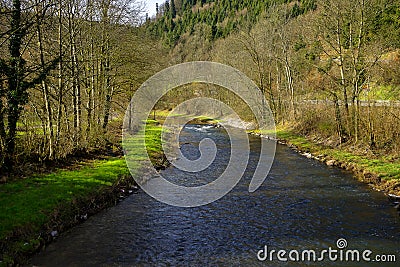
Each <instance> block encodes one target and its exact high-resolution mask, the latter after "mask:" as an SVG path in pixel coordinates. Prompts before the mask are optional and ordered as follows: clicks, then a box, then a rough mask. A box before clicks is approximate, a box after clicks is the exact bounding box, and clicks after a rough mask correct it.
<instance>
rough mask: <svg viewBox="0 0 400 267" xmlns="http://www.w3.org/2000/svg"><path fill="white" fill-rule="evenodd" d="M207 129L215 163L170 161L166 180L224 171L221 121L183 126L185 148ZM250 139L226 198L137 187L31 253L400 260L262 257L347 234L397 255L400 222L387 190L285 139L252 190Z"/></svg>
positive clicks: (234, 260)
mask: <svg viewBox="0 0 400 267" xmlns="http://www.w3.org/2000/svg"><path fill="white" fill-rule="evenodd" d="M204 137H209V138H212V139H214V141H215V142H216V144H217V147H218V153H217V157H216V160H215V161H214V163H213V165H211V166H210V168H208V169H207V170H205V171H202V172H200V173H197V174H188V173H184V172H181V171H179V170H177V169H176V168H174V167H170V168H168V169H167V170H165V171H163V174H164V175H165V176H167V177H168V179H169V180H171V181H173V182H174V183H177V184H182V185H190V186H197V185H201V184H205V183H207V182H209V181H211V180H213V179H215V178H216V177H218V175H219V174H221V173H222V172H223V170H224V168H225V167H226V165H227V161H228V160H229V156H230V145H229V139H228V137H227V135H226V132H225V131H224V130H223V129H216V128H212V127H207V126H200V125H189V126H187V127H186V128H185V129H184V131H183V134H182V136H181V142H182V151H183V154H184V155H186V156H187V157H188V158H192V159H196V158H197V157H198V156H199V152H198V149H197V145H198V143H199V141H200V140H201V139H202V138H204ZM250 145H251V153H250V161H249V164H248V168H247V170H246V173H245V176H244V177H243V178H242V180H241V181H240V182H239V184H238V185H237V186H236V187H235V188H234V189H233V190H232V191H231V192H230V193H229V194H228V195H226V196H225V197H223V198H222V199H220V200H218V201H216V202H214V203H211V204H209V205H206V206H202V207H197V208H178V207H173V206H168V205H166V204H163V203H160V202H158V201H156V200H154V199H152V198H151V197H150V196H148V195H147V194H146V193H144V192H143V191H139V192H138V193H137V194H134V195H132V196H130V197H129V198H127V199H126V200H125V201H123V202H121V203H120V204H119V205H117V206H116V207H113V208H110V209H107V210H104V211H102V212H100V213H99V214H97V215H95V216H92V217H90V218H89V219H88V220H87V221H86V222H85V223H83V224H81V225H79V226H77V227H74V228H73V229H71V230H70V231H68V232H66V233H64V234H62V235H61V236H60V237H59V238H58V239H57V240H56V241H55V242H53V243H52V244H50V245H49V246H48V247H47V248H46V250H45V251H43V252H41V253H40V254H38V255H36V256H35V257H34V258H33V259H32V261H31V266H32V265H35V266H398V265H397V264H394V263H392V264H390V263H385V264H383V263H380V264H378V263H372V262H370V263H366V262H341V261H336V262H332V261H329V259H328V258H327V257H326V258H325V261H323V262H310V261H306V262H281V261H278V259H277V258H275V259H273V260H274V261H273V262H271V261H270V260H269V259H267V260H266V261H260V260H259V259H258V258H257V253H258V252H259V251H260V250H262V249H264V248H265V246H268V249H269V250H286V251H288V252H289V251H290V250H298V251H300V252H301V251H304V250H315V251H317V252H321V251H322V250H324V249H328V248H329V247H332V248H334V249H337V244H336V241H337V240H338V239H340V238H344V239H346V241H347V245H348V246H347V248H346V249H352V250H354V249H358V250H360V251H361V252H362V251H364V250H371V251H372V255H371V256H370V258H372V259H374V257H375V256H376V255H378V254H384V255H388V254H393V255H396V257H397V261H400V255H399V252H400V238H399V237H400V236H399V233H400V224H399V215H398V213H397V212H396V210H395V209H394V208H393V207H392V206H391V205H390V203H389V202H388V200H387V198H386V197H385V196H384V195H383V194H382V193H379V192H374V191H372V190H371V189H370V188H368V186H366V185H363V184H360V183H359V182H357V181H355V180H354V179H353V178H352V176H351V174H350V173H347V172H344V171H342V170H339V169H337V168H332V167H327V166H325V165H324V164H322V163H320V162H317V161H314V160H312V159H307V158H305V157H302V156H300V155H298V154H296V153H295V152H294V151H292V150H291V149H289V148H287V147H285V146H281V145H278V146H277V151H276V156H275V161H274V164H273V166H272V169H271V172H270V173H269V175H268V177H267V179H266V180H265V182H264V183H263V185H262V186H261V187H260V188H259V189H258V190H257V191H256V192H254V193H249V192H248V185H249V182H250V180H251V177H252V174H253V172H254V169H255V167H256V164H257V162H258V157H259V153H260V139H259V138H258V137H250ZM263 254H264V253H262V254H260V255H263ZM275 256H276V255H275ZM286 256H287V255H286Z"/></svg>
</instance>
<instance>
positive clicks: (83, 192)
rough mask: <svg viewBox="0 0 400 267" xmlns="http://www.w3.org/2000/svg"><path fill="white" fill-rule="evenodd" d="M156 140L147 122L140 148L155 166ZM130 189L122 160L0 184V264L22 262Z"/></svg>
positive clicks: (151, 124)
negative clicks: (144, 146) (142, 144)
mask: <svg viewBox="0 0 400 267" xmlns="http://www.w3.org/2000/svg"><path fill="white" fill-rule="evenodd" d="M160 136H161V127H160V126H158V125H157V123H156V122H149V124H148V129H147V131H146V146H147V148H148V150H149V155H150V157H151V158H152V160H153V162H154V163H155V164H157V163H158V162H160V161H161V158H162V153H160V151H161V141H160ZM137 138H138V139H139V138H142V137H139V136H138V137H137ZM139 168H140V159H138V163H137V169H139ZM133 188H134V180H133V178H132V176H131V175H130V172H129V170H128V168H127V166H126V162H125V159H124V157H122V156H121V157H108V158H106V159H104V160H92V161H86V162H81V163H77V164H76V166H74V168H73V169H64V170H58V171H56V172H54V173H51V174H37V175H35V176H32V177H29V178H26V179H20V180H15V181H10V182H8V183H6V184H2V185H0V201H1V203H2V204H1V206H0V249H1V255H0V256H1V259H0V260H1V262H0V265H14V264H19V263H23V262H24V261H25V260H26V259H27V258H28V257H29V256H30V255H32V254H33V253H35V252H36V251H38V250H39V249H41V247H43V246H44V245H45V244H47V243H49V242H51V241H52V240H53V239H54V238H55V237H56V236H57V235H58V234H59V233H61V232H63V231H65V230H66V229H68V228H70V227H72V226H74V225H76V224H78V223H80V222H82V221H84V220H86V219H87V217H88V216H90V215H92V214H95V213H97V212H98V211H100V210H102V209H104V208H106V207H109V206H112V205H115V204H116V203H117V202H118V201H119V200H120V199H122V198H123V197H124V196H126V195H127V194H129V193H132V189H133Z"/></svg>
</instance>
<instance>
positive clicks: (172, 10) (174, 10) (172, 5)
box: [170, 0, 176, 19]
mask: <svg viewBox="0 0 400 267" xmlns="http://www.w3.org/2000/svg"><path fill="white" fill-rule="evenodd" d="M170 8H171V16H172V18H173V19H174V18H176V7H175V1H174V0H171V7H170Z"/></svg>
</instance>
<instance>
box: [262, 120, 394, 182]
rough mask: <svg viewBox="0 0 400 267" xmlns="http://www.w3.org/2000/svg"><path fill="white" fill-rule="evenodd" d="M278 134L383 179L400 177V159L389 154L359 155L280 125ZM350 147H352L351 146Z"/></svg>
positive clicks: (305, 148)
mask: <svg viewBox="0 0 400 267" xmlns="http://www.w3.org/2000/svg"><path fill="white" fill-rule="evenodd" d="M257 132H258V133H261V134H268V133H269V132H268V131H257ZM276 136H277V137H278V138H280V139H284V140H288V141H289V142H290V143H291V144H293V145H295V146H296V147H298V148H299V149H300V150H302V151H307V152H310V153H313V154H315V155H324V156H326V157H328V158H331V159H334V160H336V161H339V162H346V163H351V164H353V165H354V166H356V167H357V169H359V170H364V171H366V172H369V173H373V174H376V175H377V176H379V177H380V178H381V179H383V180H399V179H400V161H399V160H398V159H393V158H390V157H387V156H376V157H371V156H367V155H358V154H356V153H355V151H349V150H348V149H347V148H346V147H341V148H331V147H327V146H323V145H320V144H316V143H315V142H313V141H310V140H308V139H307V138H305V137H303V136H300V135H297V134H295V133H293V132H292V131H291V130H290V129H286V128H282V127H278V128H277V131H276ZM349 149H350V148H349Z"/></svg>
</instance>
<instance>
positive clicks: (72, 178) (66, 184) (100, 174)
mask: <svg viewBox="0 0 400 267" xmlns="http://www.w3.org/2000/svg"><path fill="white" fill-rule="evenodd" d="M125 175H129V171H128V169H127V167H126V164H125V160H124V159H122V158H112V159H109V160H105V161H104V160H103V161H96V162H94V163H93V164H91V166H90V165H89V166H85V167H82V168H81V169H79V170H61V171H58V172H56V173H52V174H48V175H39V176H36V177H31V178H29V179H24V180H19V181H15V182H11V183H7V184H3V185H1V186H0V202H1V206H0V238H1V239H4V238H5V237H6V236H7V235H9V234H10V233H11V232H12V231H13V230H15V229H17V228H20V227H25V226H27V227H29V228H31V229H32V230H33V231H37V230H39V229H40V227H41V226H42V225H43V224H44V223H46V221H47V220H48V217H49V215H50V214H51V213H52V211H53V210H54V209H56V208H57V207H58V206H59V205H60V204H61V203H65V202H71V201H72V200H73V199H75V198H79V197H84V196H86V195H90V194H92V193H93V192H96V191H98V190H101V189H102V188H104V187H107V186H111V185H112V184H113V183H115V182H116V181H117V180H118V179H119V178H121V177H122V176H125Z"/></svg>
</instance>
